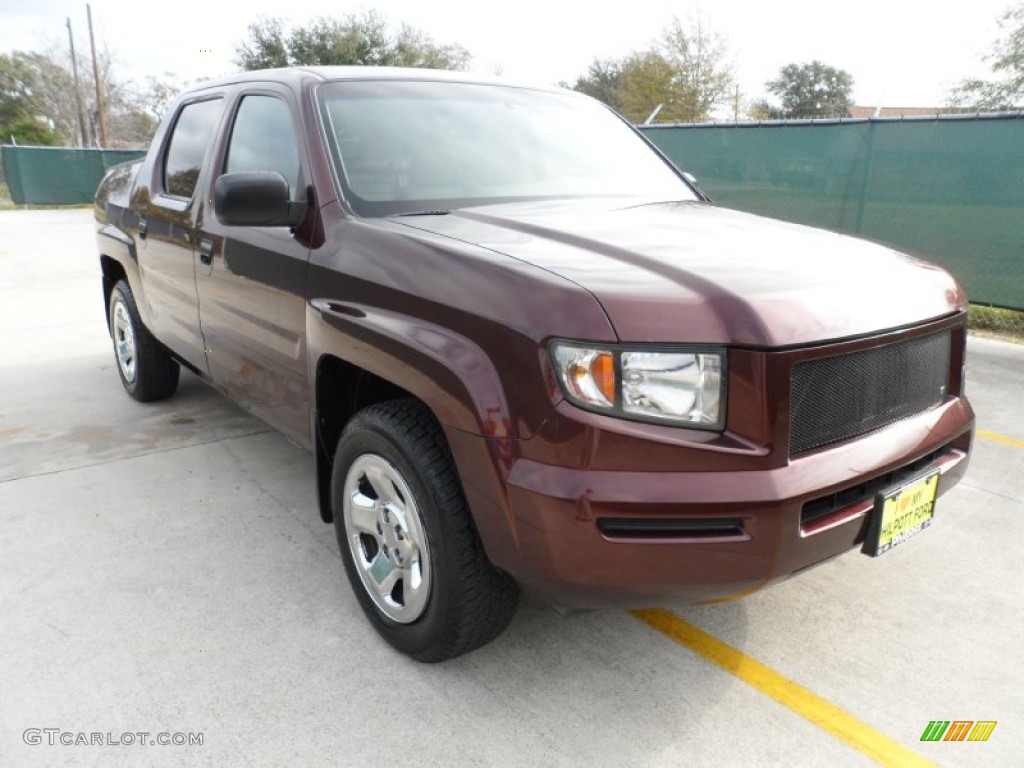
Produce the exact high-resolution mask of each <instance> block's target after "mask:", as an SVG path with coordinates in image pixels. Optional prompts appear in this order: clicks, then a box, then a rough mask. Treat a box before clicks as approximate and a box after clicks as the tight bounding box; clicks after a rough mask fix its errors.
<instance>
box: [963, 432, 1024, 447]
mask: <svg viewBox="0 0 1024 768" xmlns="http://www.w3.org/2000/svg"><path fill="white" fill-rule="evenodd" d="M974 434H976V435H977V436H978V437H984V438H985V439H986V440H995V441H996V442H997V443H1002V444H1003V445H1012V446H1013V447H1014V448H1024V440H1018V439H1017V438H1015V437H1007V436H1006V435H997V434H996V433H995V432H986V431H985V430H984V429H979V430H978V431H977V432H975V433H974Z"/></svg>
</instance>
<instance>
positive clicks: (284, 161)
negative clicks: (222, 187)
mask: <svg viewBox="0 0 1024 768" xmlns="http://www.w3.org/2000/svg"><path fill="white" fill-rule="evenodd" d="M247 171H277V172H278V173H280V174H281V175H282V176H284V180H285V181H287V182H288V194H289V197H290V198H291V199H292V200H295V199H297V196H296V188H297V187H298V183H299V150H298V144H297V142H296V140H295V129H294V126H293V125H292V114H291V109H289V107H288V105H287V104H286V103H285V102H284V101H283V100H281V99H279V98H276V97H275V96H246V97H244V98H243V99H242V103H241V105H240V106H239V107H238V114H237V115H236V116H235V125H234V127H233V128H232V129H231V143H230V144H229V145H228V157H227V161H226V162H225V163H224V172H225V173H243V172H247Z"/></svg>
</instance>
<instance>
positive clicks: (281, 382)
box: [197, 86, 315, 445]
mask: <svg viewBox="0 0 1024 768" xmlns="http://www.w3.org/2000/svg"><path fill="white" fill-rule="evenodd" d="M232 120H233V124H232V126H231V130H230V131H229V132H227V134H226V135H227V137H228V138H227V140H226V145H225V146H222V147H221V148H220V150H219V153H218V156H217V161H216V162H217V165H216V167H217V169H218V170H217V172H216V173H211V174H210V178H209V179H207V181H206V186H205V189H206V194H205V195H204V197H205V201H204V203H203V208H202V210H201V212H200V223H199V227H198V238H199V242H198V243H197V247H198V248H199V251H200V260H199V267H198V270H199V271H198V275H197V287H198V292H199V303H200V307H201V313H202V322H203V333H204V336H205V338H206V344H207V359H208V362H209V366H210V375H211V376H212V378H213V381H214V383H215V384H217V385H218V386H220V387H221V388H223V389H224V390H226V391H227V392H228V393H229V394H230V395H231V396H232V397H233V398H235V399H237V400H239V401H240V402H241V403H242V404H243V405H244V406H245V407H246V408H248V409H249V410H251V411H252V412H254V413H255V414H256V415H258V416H260V417H261V418H263V419H264V420H265V421H267V422H268V423H270V424H271V425H273V426H274V427H276V428H277V429H279V430H281V431H282V432H284V433H285V434H288V435H290V436H292V437H293V438H294V439H296V440H298V441H299V442H300V443H301V444H303V445H308V444H309V442H310V434H309V424H310V421H309V407H310V403H309V386H308V381H307V379H308V375H307V371H306V334H305V325H306V314H305V313H306V303H305V284H306V268H307V264H308V261H309V251H310V244H309V242H308V241H303V238H301V237H299V236H297V235H296V234H294V233H293V232H292V231H291V230H290V229H289V228H288V227H286V226H284V227H234V226H227V225H223V224H221V223H220V222H219V221H218V220H217V217H216V214H215V213H214V209H213V205H212V203H210V202H209V201H210V200H212V199H213V188H214V184H215V183H216V179H217V177H218V176H220V175H221V173H240V172H247V171H277V172H278V173H280V174H281V175H282V176H284V178H285V180H286V181H287V182H288V187H289V192H290V195H291V199H292V200H305V199H306V191H305V184H306V181H305V180H306V179H308V178H309V176H308V171H307V168H308V165H307V162H306V160H305V150H304V148H303V147H302V145H301V143H300V142H299V141H298V140H297V136H298V132H297V131H296V121H295V105H294V101H293V97H292V95H291V92H290V91H287V90H286V89H283V88H282V89H275V88H273V87H269V86H260V87H259V88H258V89H254V90H251V91H246V92H243V93H242V94H240V96H239V97H238V98H237V99H236V100H235V102H234V114H233V117H232ZM309 215H315V211H311V212H310V214H309Z"/></svg>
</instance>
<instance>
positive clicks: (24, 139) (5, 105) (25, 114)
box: [0, 51, 57, 145]
mask: <svg viewBox="0 0 1024 768" xmlns="http://www.w3.org/2000/svg"><path fill="white" fill-rule="evenodd" d="M37 63H38V55H37V54H33V53H25V52H23V51H15V52H14V53H12V54H10V55H7V54H3V55H0V143H6V142H10V141H11V139H12V138H13V139H14V140H15V141H17V142H18V143H19V144H43V145H53V144H55V143H57V137H56V136H55V135H54V133H53V131H52V130H50V128H49V127H48V125H46V124H45V123H44V122H42V121H41V120H40V118H42V119H44V120H45V118H46V109H45V106H46V105H45V102H44V99H43V98H42V97H41V92H42V90H43V87H44V84H45V80H44V78H43V76H42V73H41V72H40V71H39V68H38V66H37Z"/></svg>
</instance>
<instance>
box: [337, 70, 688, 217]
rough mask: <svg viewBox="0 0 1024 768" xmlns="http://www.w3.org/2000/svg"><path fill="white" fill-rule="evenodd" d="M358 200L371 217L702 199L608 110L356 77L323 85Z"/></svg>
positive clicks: (510, 91)
mask: <svg viewBox="0 0 1024 768" xmlns="http://www.w3.org/2000/svg"><path fill="white" fill-rule="evenodd" d="M318 98H319V101H320V109H321V113H322V116H323V120H324V125H325V128H326V132H327V136H328V140H329V142H330V143H331V145H332V146H331V149H332V153H333V159H334V163H335V167H336V170H337V174H338V178H339V179H340V180H341V183H342V186H343V188H344V189H343V192H344V194H345V197H346V199H347V200H348V201H349V202H350V203H351V205H352V207H353V208H354V209H355V211H356V213H358V214H360V215H363V216H387V215H391V214H397V213H416V212H441V211H447V210H450V209H453V208H462V207H468V206H473V205H488V204H492V203H503V202H514V201H519V200H544V199H557V198H573V197H604V196H614V197H635V198H643V199H644V200H652V199H653V200H659V201H662V200H664V201H668V200H696V199H697V198H696V195H695V194H694V193H693V191H692V190H691V189H690V188H689V187H688V186H687V185H686V184H685V183H684V182H683V181H682V180H681V179H680V178H679V176H678V174H677V173H676V172H675V171H674V170H673V169H672V168H671V166H669V164H668V163H666V162H665V161H664V160H662V159H661V158H660V157H659V156H658V155H657V154H656V153H655V152H653V151H652V150H651V149H650V147H648V146H647V144H646V143H645V142H644V141H643V140H642V139H641V138H640V137H638V136H637V135H636V134H635V133H634V132H633V130H632V129H631V128H630V127H629V126H628V125H627V124H626V123H624V122H623V121H622V120H621V119H619V118H618V117H616V116H615V115H614V114H613V113H612V112H611V111H610V110H608V109H607V108H606V107H604V106H602V105H601V104H599V103H597V102H595V101H591V100H589V99H585V98H582V97H578V96H574V95H571V94H560V93H552V92H546V91H535V90H530V89H526V88H516V87H511V86H503V85H474V84H466V83H445V82H399V81H380V80H376V81H374V80H371V81H350V82H333V83H326V84H324V85H322V86H321V87H320V88H319V89H318Z"/></svg>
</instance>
